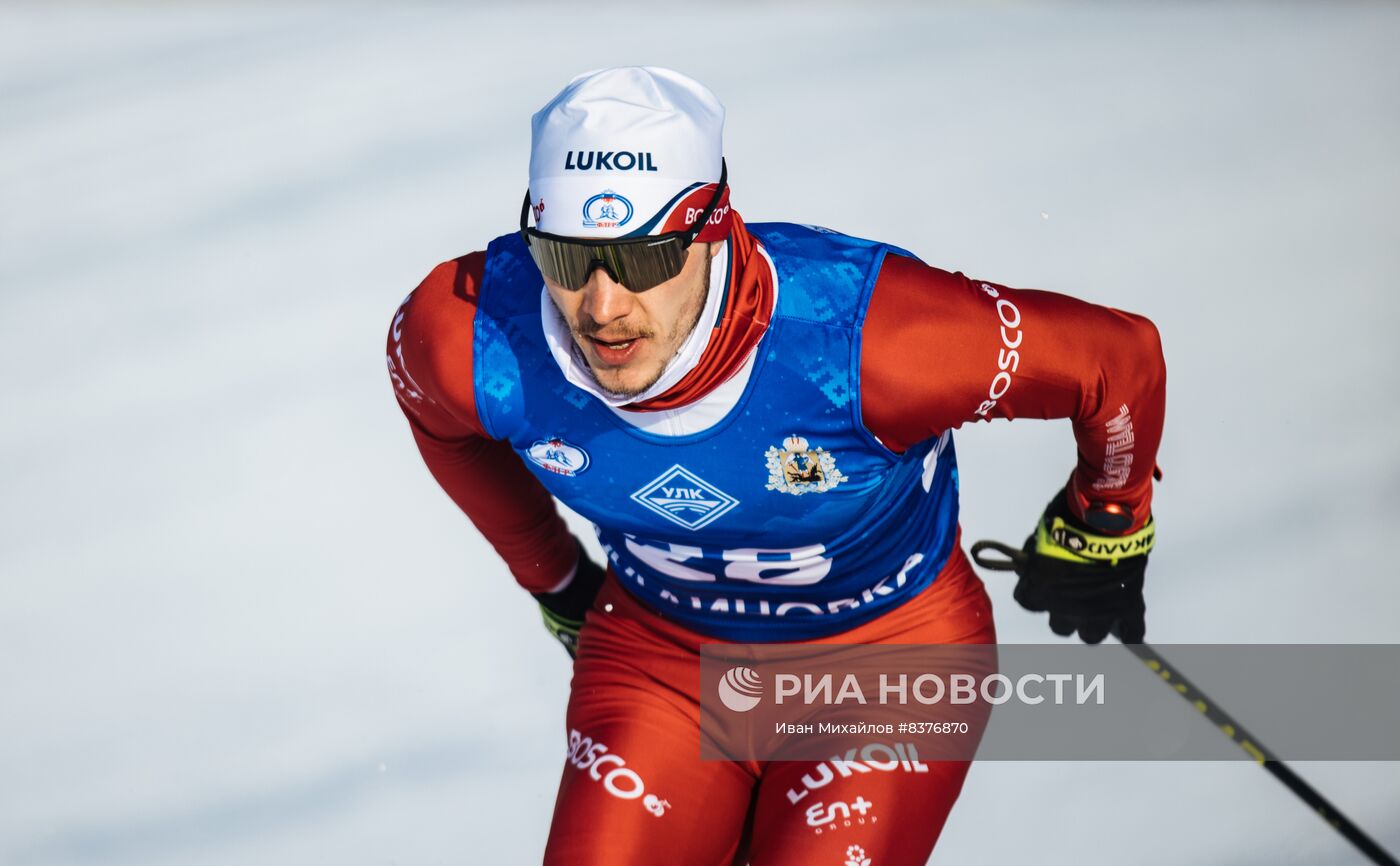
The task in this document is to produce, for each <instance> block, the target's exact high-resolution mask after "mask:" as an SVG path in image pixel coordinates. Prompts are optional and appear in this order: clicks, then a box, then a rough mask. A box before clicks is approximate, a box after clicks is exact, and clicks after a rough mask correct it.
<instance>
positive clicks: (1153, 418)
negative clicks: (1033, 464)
mask: <svg viewBox="0 0 1400 866" xmlns="http://www.w3.org/2000/svg"><path fill="white" fill-rule="evenodd" d="M861 346H862V348H861V360H860V375H861V401H862V411H863V416H864V420H865V424H866V427H867V428H868V429H869V430H870V432H871V433H873V434H875V435H876V436H877V437H879V439H880V441H881V442H884V443H885V445H886V446H888V447H889V448H891V449H892V450H894V451H904V450H906V449H908V448H909V447H910V446H912V445H914V444H915V443H917V442H920V441H922V440H924V439H927V438H928V437H930V436H933V435H936V434H938V433H941V432H942V431H943V430H946V429H949V428H952V427H957V426H959V425H961V424H963V423H964V422H967V421H977V420H981V419H990V418H1069V419H1070V420H1071V421H1073V423H1074V438H1075V441H1076V442H1077V443H1078V446H1079V459H1078V463H1077V465H1076V467H1075V470H1074V472H1073V474H1072V475H1071V476H1070V490H1071V492H1072V493H1073V494H1074V495H1073V496H1071V497H1070V501H1071V505H1072V506H1073V508H1074V510H1075V511H1076V512H1077V513H1079V514H1080V515H1081V516H1082V515H1083V512H1084V508H1085V507H1086V506H1087V505H1088V504H1089V503H1090V502H1101V503H1114V504H1118V505H1123V506H1127V507H1128V508H1130V509H1132V513H1133V516H1134V521H1133V526H1132V529H1137V528H1140V527H1141V526H1142V525H1143V524H1144V523H1145V522H1146V520H1147V516H1148V513H1149V509H1150V507H1151V502H1152V472H1153V468H1154V466H1155V461H1156V457H1157V446H1158V444H1159V443H1160V442H1161V439H1162V420H1163V415H1164V412H1165V403H1166V363H1165V361H1164V360H1163V358H1162V346H1161V341H1160V340H1159V338H1158V335H1157V329H1156V327H1155V326H1153V324H1152V323H1151V322H1150V321H1148V320H1147V319H1145V318H1143V317H1142V316H1136V315H1133V314H1132V313H1124V312H1121V311H1119V310H1114V309H1111V308H1109V307H1101V306H1098V305H1096V304H1090V303H1087V302H1085V301H1080V300H1077V299H1075V298H1071V297H1067V296H1065V295H1058V294H1055V293H1053V292H1041V291H1030V290H1024V289H1010V288H1007V287H1005V286H999V285H996V284H993V283H986V282H982V281H980V280H970V279H968V278H967V277H965V276H963V275H962V274H950V273H947V272H946V271H940V270H938V269H937V268H931V267H928V266H927V265H924V264H921V263H919V262H917V261H914V260H913V259H910V258H906V257H904V256H896V255H891V256H888V257H887V258H886V260H885V264H884V266H883V268H882V270H881V271H880V275H879V278H878V279H877V280H876V283H875V288H874V290H873V293H872V295H871V298H870V306H869V309H868V311H867V313H866V320H865V325H864V329H863V332H862V338H861Z"/></svg>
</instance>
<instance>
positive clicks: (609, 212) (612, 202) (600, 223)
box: [583, 189, 632, 229]
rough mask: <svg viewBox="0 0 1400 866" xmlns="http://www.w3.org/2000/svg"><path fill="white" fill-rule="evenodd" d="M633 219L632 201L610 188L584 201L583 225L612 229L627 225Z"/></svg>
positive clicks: (590, 227)
mask: <svg viewBox="0 0 1400 866" xmlns="http://www.w3.org/2000/svg"><path fill="white" fill-rule="evenodd" d="M630 219H632V202H630V201H628V200H627V199H625V198H623V197H622V196H620V195H618V194H617V193H615V192H613V191H612V190H610V189H605V190H603V191H602V192H600V193H598V194H597V195H595V196H592V197H591V198H589V199H588V201H586V202H584V203H583V227H584V228H586V229H611V228H620V227H621V226H625V225H627V222H628V220H630Z"/></svg>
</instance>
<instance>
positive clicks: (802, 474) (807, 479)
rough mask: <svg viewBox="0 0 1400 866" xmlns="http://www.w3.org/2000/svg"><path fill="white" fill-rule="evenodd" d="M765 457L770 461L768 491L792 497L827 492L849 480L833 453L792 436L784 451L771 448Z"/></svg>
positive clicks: (787, 440) (786, 440) (800, 437)
mask: <svg viewBox="0 0 1400 866" xmlns="http://www.w3.org/2000/svg"><path fill="white" fill-rule="evenodd" d="M763 456H765V457H767V458H768V489H769V490H779V491H782V492H783V493H791V494H792V495H793V496H801V495H802V494H804V493H825V492H826V491H828V490H830V489H832V488H833V487H835V486H836V485H838V484H840V483H841V482H842V481H845V480H846V476H844V475H842V474H841V470H839V469H837V468H836V458H835V457H833V456H832V455H831V452H829V451H827V450H826V449H825V448H813V447H812V446H811V443H809V442H808V441H807V440H806V438H805V437H802V436H789V437H788V438H786V439H784V440H783V447H782V448H777V447H772V448H769V449H768V450H767V451H765V452H764V455H763Z"/></svg>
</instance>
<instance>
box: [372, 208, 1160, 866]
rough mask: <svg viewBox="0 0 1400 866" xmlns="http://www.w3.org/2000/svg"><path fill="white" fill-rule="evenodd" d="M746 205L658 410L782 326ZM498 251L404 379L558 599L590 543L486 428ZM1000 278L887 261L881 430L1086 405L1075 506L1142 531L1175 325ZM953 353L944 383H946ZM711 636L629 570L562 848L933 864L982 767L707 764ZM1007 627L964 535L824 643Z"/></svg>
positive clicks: (1073, 481)
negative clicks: (695, 352) (488, 291)
mask: <svg viewBox="0 0 1400 866" xmlns="http://www.w3.org/2000/svg"><path fill="white" fill-rule="evenodd" d="M735 217H736V218H735V226H734V229H733V232H732V234H731V239H730V244H731V249H730V253H731V255H733V256H734V257H735V261H736V266H735V267H734V268H732V274H733V276H732V278H731V280H730V284H729V285H728V286H727V287H726V289H725V290H726V292H727V298H726V303H725V307H724V309H725V313H724V316H723V319H722V320H721V321H719V322H717V323H716V324H715V326H714V332H713V334H712V336H711V339H710V342H709V344H708V347H707V349H706V350H705V352H704V354H703V355H702V356H701V358H700V360H699V363H698V365H697V368H696V369H695V370H693V371H692V372H691V374H689V375H686V376H685V377H684V378H683V379H682V380H681V381H680V382H679V383H678V384H677V385H676V386H674V388H672V389H671V390H670V391H668V392H666V393H665V394H663V395H661V396H660V397H659V398H655V399H654V400H653V401H651V403H652V404H653V405H654V406H656V407H659V408H670V407H674V406H678V405H685V404H686V403H687V402H688V401H691V400H695V399H699V398H700V397H702V396H704V395H705V394H706V393H707V392H708V391H709V390H710V389H713V388H714V387H716V386H717V385H718V384H720V383H722V382H723V381H724V380H725V378H726V377H727V376H728V375H729V374H732V373H733V371H734V370H735V369H736V368H737V367H738V366H739V364H738V363H736V358H737V360H739V361H742V359H743V357H745V355H746V354H747V352H748V351H750V350H751V349H752V348H753V346H754V345H756V344H757V341H758V339H759V338H760V337H761V336H762V334H763V327H764V326H765V324H766V318H765V315H764V311H765V310H766V309H767V306H765V305H766V304H767V301H768V300H769V299H770V298H771V296H770V295H768V294H766V293H771V291H772V289H773V287H772V286H771V285H765V283H764V280H763V279H762V278H761V273H763V272H766V271H765V270H764V269H762V268H760V267H759V266H758V262H757V260H758V259H759V256H757V255H754V254H753V245H754V244H753V240H752V238H751V236H749V235H748V234H747V232H746V231H745V229H744V226H743V222H742V220H740V219H738V218H737V214H736V215H735ZM484 261H485V256H484V254H483V253H472V254H469V255H466V256H463V257H461V258H458V259H454V260H452V261H449V262H446V263H444V264H442V265H440V266H439V267H437V268H436V269H435V270H434V271H433V272H432V273H431V274H429V276H428V277H427V278H426V279H425V280H424V281H423V283H422V284H421V285H420V286H419V287H418V288H417V289H416V290H415V291H414V292H413V293H412V294H411V295H410V296H409V298H408V299H407V300H406V301H405V302H404V304H403V305H402V306H401V307H400V309H399V311H398V313H397V314H396V316H395V317H394V320H393V324H392V326H391V329H390V334H389V341H388V354H387V360H388V365H389V371H390V378H391V379H392V381H393V384H394V386H395V389H396V393H397V396H398V398H399V403H400V406H401V407H402V408H403V410H404V413H405V415H406V416H407V418H408V422H409V425H410V428H411V429H412V432H413V436H414V439H415V441H416V443H417V445H418V448H419V450H420V452H421V453H422V456H423V459H424V461H425V462H426V463H427V466H428V469H429V470H430V472H431V473H432V474H433V476H434V477H435V478H436V479H437V481H438V482H439V484H441V486H442V488H443V489H444V490H445V491H446V492H447V494H448V495H449V496H450V497H451V498H452V500H453V501H454V502H456V504H457V505H458V506H459V507H461V509H462V510H463V511H464V512H466V514H467V515H468V517H469V518H470V519H471V521H472V522H473V523H474V524H475V526H476V527H477V529H478V530H479V531H480V532H481V533H482V535H483V536H485V537H486V539H487V540H488V541H489V542H490V543H491V544H492V546H493V547H494V548H495V550H496V551H497V553H498V554H499V555H500V556H501V557H502V558H503V559H504V560H505V562H506V563H507V565H508V566H509V568H510V570H511V572H512V573H513V574H514V576H515V578H516V579H517V581H518V582H519V583H520V584H521V586H523V587H524V588H525V589H527V590H530V591H532V592H542V591H548V590H550V589H552V588H554V587H555V586H557V585H558V584H559V582H560V580H561V578H563V577H564V576H565V575H567V574H569V573H570V572H571V571H572V568H573V566H574V562H575V558H576V547H575V544H574V541H573V539H572V537H571V535H570V533H569V531H568V529H567V528H566V526H565V524H564V522H563V520H562V519H561V518H560V516H559V514H558V512H557V509H556V508H555V505H554V502H553V500H552V499H551V497H550V496H549V494H548V493H547V492H546V491H545V490H544V488H543V487H542V486H541V485H540V483H539V482H538V481H537V480H536V479H535V477H534V476H533V475H532V474H531V473H530V472H529V470H527V469H526V468H525V466H524V464H523V463H522V462H521V460H520V458H519V457H518V456H517V455H516V453H515V452H514V451H513V450H512V449H511V447H510V445H509V444H508V443H506V442H504V441H497V440H493V439H491V438H489V437H488V436H487V435H486V434H485V433H484V431H483V429H482V425H481V424H480V423H479V421H478V420H477V414H476V402H475V396H474V394H473V375H472V364H473V351H472V349H473V316H474V314H475V291H476V286H478V285H479V284H480V281H481V279H482V270H483V264H484ZM755 275H760V276H755ZM986 285H988V284H984V283H982V282H981V281H974V280H970V279H968V278H967V277H964V276H963V275H962V274H957V273H948V272H946V271H942V270H939V269H937V268H934V267H929V266H927V265H925V264H923V263H920V262H918V261H915V260H913V259H909V258H905V257H902V256H898V255H889V256H887V257H886V259H885V263H884V265H883V268H882V269H881V272H880V274H879V277H878V279H877V281H876V283H875V287H874V289H873V291H872V294H871V297H870V302H869V306H868V308H867V311H866V318H865V321H864V324H863V333H862V341H861V346H862V350H861V352H862V354H861V358H860V388H861V401H862V405H863V409H864V415H863V421H864V423H865V425H866V427H867V428H868V430H869V431H870V432H871V433H872V434H873V435H875V436H876V437H877V438H878V439H879V440H880V441H881V442H882V443H883V444H884V445H885V446H887V447H888V448H889V449H891V450H892V451H896V452H900V451H903V450H905V449H908V448H909V447H911V446H912V445H914V444H916V443H919V442H922V441H924V440H926V439H928V438H929V437H930V436H936V435H939V434H941V433H942V432H943V431H944V430H947V429H951V428H954V427H958V426H960V425H962V424H963V423H965V422H969V421H976V420H982V419H991V418H1007V419H1010V418H1021V417H1030V418H1068V419H1070V420H1071V422H1072V424H1073V428H1074V436H1075V440H1076V443H1077V447H1078V454H1077V459H1076V463H1075V468H1074V469H1073V471H1072V473H1071V474H1070V477H1069V481H1068V489H1069V491H1070V494H1071V495H1070V497H1069V500H1070V505H1071V508H1072V509H1073V510H1075V511H1076V512H1077V513H1079V514H1081V515H1082V513H1083V509H1084V508H1085V507H1086V506H1087V505H1088V503H1090V502H1091V501H1097V502H1108V503H1114V504H1118V505H1122V506H1125V507H1126V508H1128V509H1130V510H1131V513H1132V514H1133V515H1134V518H1135V519H1134V524H1133V526H1132V527H1131V528H1130V530H1129V531H1132V530H1136V529H1138V528H1140V527H1141V526H1142V525H1143V523H1145V522H1146V520H1147V517H1148V515H1149V513H1150V504H1151V495H1152V489H1151V481H1152V473H1153V469H1154V461H1155V457H1156V452H1157V447H1158V444H1159V442H1160V439H1161V430H1162V420H1163V414H1164V403H1165V363H1164V361H1163V358H1162V351H1161V346H1160V342H1159V339H1158V335H1157V331H1156V328H1155V327H1154V326H1153V325H1152V323H1151V322H1149V321H1148V320H1147V319H1145V318H1142V317H1140V316H1136V315H1132V314H1129V313H1124V312H1121V311H1118V310H1114V309H1110V308H1107V307H1102V306H1097V305H1094V304H1090V303H1086V302H1083V301H1079V300H1076V299H1074V298H1071V297H1068V296H1065V295H1060V294H1055V293H1051V292H1044V291H1033V290H1020V289H1011V288H1007V287H1004V286H999V285H997V286H994V288H995V290H996V292H997V296H998V297H1001V298H1006V299H1008V300H1010V301H1012V302H1014V305H1015V308H1016V309H1017V310H1018V311H1019V316H1018V317H1017V318H1016V319H1015V320H1014V321H1008V320H1007V319H1006V317H1004V316H1001V315H999V312H998V311H999V310H1001V309H1002V307H1001V306H1000V305H992V304H988V303H986V302H985V299H984V297H981V296H982V295H983V293H984V292H985V291H986V289H985V288H983V287H984V286H986ZM931 367H936V368H937V370H938V375H937V376H929V375H927V370H928V369H929V368H931ZM637 408H639V409H648V408H652V405H643V406H640V407H637ZM1051 492H1053V491H1045V496H1046V498H1047V499H1048V498H1049V494H1050V493H1051ZM708 640H711V639H710V638H705V637H703V636H701V635H699V634H696V633H695V632H692V631H689V630H687V629H685V628H682V627H680V626H679V625H678V624H676V623H674V622H670V621H668V620H667V619H666V617H665V615H664V613H663V612H661V611H656V610H652V609H650V608H648V607H646V606H645V605H643V604H642V603H641V602H639V601H638V600H636V599H634V598H632V597H631V596H630V595H629V594H628V593H627V591H626V590H625V589H623V588H622V587H621V586H620V585H619V584H618V583H617V582H616V580H615V579H614V577H613V575H611V574H610V575H609V579H608V582H607V584H606V585H605V587H604V590H603V592H602V593H601V594H600V596H599V598H598V601H597V603H596V604H595V606H594V609H593V610H592V612H591V613H590V614H589V617H588V620H587V623H586V625H585V626H584V630H583V634H582V636H581V639H580V649H579V658H578V660H577V662H576V664H575V669H574V682H573V689H572V694H571V698H570V703H569V710H568V722H567V726H568V731H569V737H570V741H569V747H568V755H567V759H566V763H565V769H564V776H563V780H562V782H561V785H560V791H559V797H558V800H557V804H556V811H555V816H554V822H553V825H552V829H551V834H550V841H549V844H548V848H547V853H546V858H545V859H546V862H547V863H549V864H600V866H601V864H605V863H606V864H619V863H684V864H697V866H722V864H728V863H731V862H735V860H736V858H739V861H740V862H742V859H743V858H745V857H747V858H749V861H750V862H752V863H754V864H757V866H787V864H799V863H803V864H805V863H831V864H837V866H840V864H854V866H866V864H869V866H896V864H921V863H924V862H925V861H926V859H927V857H928V853H929V851H930V850H931V849H932V847H933V844H934V842H935V841H936V839H937V836H938V833H939V831H940V830H941V828H942V826H943V824H944V821H945V819H946V817H947V814H948V811H949V810H950V809H951V808H952V805H953V802H954V800H955V799H956V797H957V793H958V791H959V790H960V788H961V785H962V780H963V778H964V776H965V775H966V772H967V763H966V762H942V763H929V764H923V765H919V766H918V767H912V768H902V769H900V770H897V771H888V772H886V771H874V770H871V768H869V767H865V768H853V767H852V766H851V765H849V764H848V763H846V762H836V763H835V764H831V763H828V762H824V763H819V764H811V763H802V762H792V763H787V762H777V763H772V764H768V765H763V764H759V763H729V762H706V761H701V760H700V759H699V757H698V754H699V747H698V721H697V718H698V695H696V694H695V691H696V689H697V687H698V682H699V676H698V664H699V661H698V647H699V645H700V643H701V642H702V641H708ZM994 640H995V633H994V629H993V625H992V620H991V610H990V604H989V602H988V600H987V598H986V594H985V592H984V591H983V589H982V585H981V582H980V581H979V580H978V579H977V577H976V576H975V575H974V574H973V573H972V571H971V569H970V567H969V565H968V563H967V559H966V557H965V555H963V553H962V552H961V550H960V549H958V550H955V551H954V553H953V555H952V556H950V557H949V560H948V562H947V564H946V565H945V566H944V569H943V571H942V572H941V573H940V574H939V576H938V578H937V579H936V580H935V581H934V582H933V584H932V585H931V586H930V587H929V588H928V589H926V590H924V591H923V592H922V593H920V594H919V595H917V596H915V597H914V598H913V599H912V600H910V601H908V602H906V603H905V604H904V605H903V606H901V607H899V608H896V609H895V610H893V611H892V612H890V613H887V614H885V615H884V616H882V617H880V618H878V619H876V620H874V621H871V622H868V623H865V624H863V625H860V626H857V627H855V628H853V629H850V630H848V631H846V632H843V633H840V634H837V635H834V636H832V637H828V638H821V639H819V640H818V642H838V643H958V642H970V643H990V642H994ZM624 770H625V771H627V772H623V771H624ZM634 777H635V780H636V781H635V782H633V779H634ZM637 785H641V786H643V787H642V788H638V787H636V786H637ZM641 790H645V792H646V793H645V795H642V794H638V793H637V791H641ZM838 804H839V805H838ZM828 819H830V820H828Z"/></svg>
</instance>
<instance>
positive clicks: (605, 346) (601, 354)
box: [588, 337, 646, 364]
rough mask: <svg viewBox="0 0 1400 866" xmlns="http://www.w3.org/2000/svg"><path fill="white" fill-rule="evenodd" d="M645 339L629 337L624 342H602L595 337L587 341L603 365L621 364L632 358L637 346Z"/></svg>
mask: <svg viewBox="0 0 1400 866" xmlns="http://www.w3.org/2000/svg"><path fill="white" fill-rule="evenodd" d="M645 339H646V338H645V337H629V338H627V339H625V340H602V339H599V338H597V337H589V338H588V341H589V342H590V343H592V344H593V349H594V351H595V352H597V353H598V358H599V360H601V361H603V363H605V364H623V363H626V362H627V360H628V359H629V358H631V357H632V354H633V352H634V351H635V350H636V348H637V346H639V345H641V343H642V341H643V340H645Z"/></svg>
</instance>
